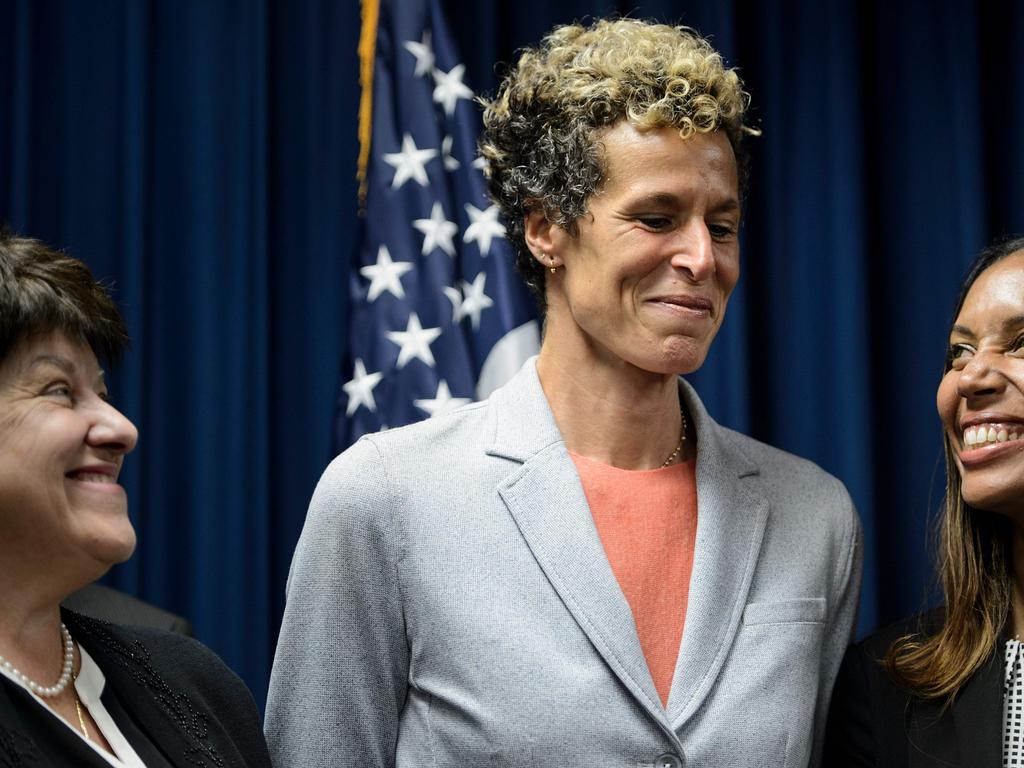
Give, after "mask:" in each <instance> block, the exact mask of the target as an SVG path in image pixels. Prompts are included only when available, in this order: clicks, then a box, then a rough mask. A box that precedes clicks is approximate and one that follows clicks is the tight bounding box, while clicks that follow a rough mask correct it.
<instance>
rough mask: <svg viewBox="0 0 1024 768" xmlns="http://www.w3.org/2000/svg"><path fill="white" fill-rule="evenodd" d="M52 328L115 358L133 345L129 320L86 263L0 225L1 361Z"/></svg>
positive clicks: (102, 356) (100, 354)
mask: <svg viewBox="0 0 1024 768" xmlns="http://www.w3.org/2000/svg"><path fill="white" fill-rule="evenodd" d="M53 331H59V332H61V333H63V334H65V335H67V336H68V337H69V338H71V339H74V340H75V341H82V342H85V343H86V344H88V345H89V347H90V348H91V349H92V351H93V353H94V354H95V355H96V356H97V357H98V358H99V359H101V360H103V361H105V362H108V363H113V362H117V360H118V358H119V357H120V356H121V354H122V353H123V352H124V350H125V349H126V348H127V347H128V331H127V330H126V329H125V325H124V320H123V319H122V318H121V313H120V312H118V310H117V306H116V305H115V304H114V301H113V299H111V298H110V295H109V294H108V293H107V289H106V288H105V287H104V285H103V284H102V283H100V282H98V281H97V280H96V279H95V278H94V277H93V276H92V272H90V271H89V267H87V266H86V265H85V264H84V263H82V262H81V261H79V260H78V259H75V258H72V257H71V256H67V255H65V254H63V253H61V252H59V251H55V250H53V249H52V248H49V247H48V246H46V245H45V244H43V243H41V242H40V241H38V240H33V239H31V238H28V237H19V236H17V235H15V234H14V233H12V232H11V231H10V230H8V229H7V228H0V361H2V360H4V359H5V358H6V357H7V354H8V353H9V352H10V351H11V350H12V349H13V348H14V347H16V346H17V345H18V344H19V343H21V342H23V341H26V340H28V339H32V338H36V337H38V336H42V335H45V334H48V333H51V332H53Z"/></svg>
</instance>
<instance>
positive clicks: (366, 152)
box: [356, 0, 380, 216]
mask: <svg viewBox="0 0 1024 768" xmlns="http://www.w3.org/2000/svg"><path fill="white" fill-rule="evenodd" d="M362 11H363V13H362V16H363V19H362V21H363V27H362V31H361V32H360V35H359V86H360V88H361V93H360V95H359V161H358V163H359V164H358V168H357V170H356V178H357V179H359V215H360V216H365V215H366V171H367V166H368V165H369V162H370V143H371V140H372V137H373V59H374V53H375V51H376V45H377V20H378V18H379V17H380V1H379V0H362Z"/></svg>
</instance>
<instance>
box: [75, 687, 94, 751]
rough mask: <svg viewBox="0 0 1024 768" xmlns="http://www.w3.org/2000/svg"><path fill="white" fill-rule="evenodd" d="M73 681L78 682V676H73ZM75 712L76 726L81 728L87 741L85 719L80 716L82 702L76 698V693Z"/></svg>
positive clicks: (76, 693) (87, 731) (87, 733)
mask: <svg viewBox="0 0 1024 768" xmlns="http://www.w3.org/2000/svg"><path fill="white" fill-rule="evenodd" d="M73 679H74V681H75V682H76V683H77V682H78V676H77V675H75V676H74V678H73ZM75 712H77V713H78V724H79V725H80V726H82V735H83V736H85V740H86V741H90V739H89V729H88V728H86V727H85V717H84V716H83V715H82V700H81V699H80V698H78V691H77V690H76V691H75Z"/></svg>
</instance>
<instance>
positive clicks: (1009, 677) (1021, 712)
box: [1003, 638, 1024, 768]
mask: <svg viewBox="0 0 1024 768" xmlns="http://www.w3.org/2000/svg"><path fill="white" fill-rule="evenodd" d="M1003 681H1004V686H1003V768H1024V719H1022V718H1024V643H1021V641H1020V640H1019V639H1017V638H1014V639H1012V640H1007V641H1006V672H1005V674H1004V675H1003Z"/></svg>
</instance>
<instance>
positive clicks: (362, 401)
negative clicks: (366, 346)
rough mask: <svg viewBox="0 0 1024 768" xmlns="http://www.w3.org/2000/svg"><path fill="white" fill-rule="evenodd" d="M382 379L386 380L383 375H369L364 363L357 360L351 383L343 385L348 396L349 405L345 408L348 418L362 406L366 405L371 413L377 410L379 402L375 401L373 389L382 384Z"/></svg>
mask: <svg viewBox="0 0 1024 768" xmlns="http://www.w3.org/2000/svg"><path fill="white" fill-rule="evenodd" d="M382 378H384V374H382V373H367V372H366V366H365V365H364V364H363V361H362V360H360V359H359V358H358V357H357V358H356V363H355V370H354V371H353V372H352V379H351V381H347V382H345V383H344V384H342V385H341V388H342V389H344V390H345V394H346V395H348V405H347V406H346V407H345V415H346V416H351V415H352V414H353V413H355V412H356V409H357V408H359V406H360V405H365V406H366V407H367V408H369V409H370V410H371V411H376V410H377V401H376V400H374V399H373V388H374V387H376V386H377V384H378V383H380V380H381V379H382Z"/></svg>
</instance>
